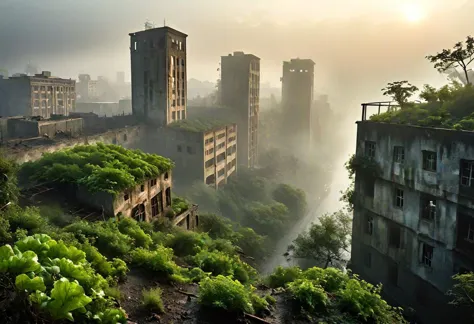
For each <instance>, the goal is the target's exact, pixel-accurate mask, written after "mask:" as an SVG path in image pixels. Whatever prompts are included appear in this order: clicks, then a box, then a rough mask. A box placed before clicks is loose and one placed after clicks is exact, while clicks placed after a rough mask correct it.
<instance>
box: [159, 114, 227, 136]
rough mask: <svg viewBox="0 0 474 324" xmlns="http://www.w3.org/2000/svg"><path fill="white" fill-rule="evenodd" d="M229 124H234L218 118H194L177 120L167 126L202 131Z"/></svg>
mask: <svg viewBox="0 0 474 324" xmlns="http://www.w3.org/2000/svg"><path fill="white" fill-rule="evenodd" d="M229 125H234V123H232V122H228V121H224V120H219V119H204V118H196V119H183V120H178V121H175V122H173V123H171V124H169V125H168V127H172V128H175V129H180V130H183V131H188V132H195V133H203V132H209V131H212V130H218V129H221V128H223V127H226V126H229Z"/></svg>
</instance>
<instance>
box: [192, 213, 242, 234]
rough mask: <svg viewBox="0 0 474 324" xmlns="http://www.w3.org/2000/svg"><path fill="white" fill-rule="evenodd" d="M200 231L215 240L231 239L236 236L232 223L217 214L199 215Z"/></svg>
mask: <svg viewBox="0 0 474 324" xmlns="http://www.w3.org/2000/svg"><path fill="white" fill-rule="evenodd" d="M198 229H199V230H200V231H201V232H205V233H207V234H209V236H210V237H212V238H213V239H217V238H223V239H229V238H231V237H232V235H233V234H234V230H233V228H232V223H231V221H230V220H229V219H227V218H224V217H222V216H219V215H216V214H201V215H199V228H198Z"/></svg>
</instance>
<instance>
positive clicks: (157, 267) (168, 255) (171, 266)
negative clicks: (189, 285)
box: [130, 245, 186, 281]
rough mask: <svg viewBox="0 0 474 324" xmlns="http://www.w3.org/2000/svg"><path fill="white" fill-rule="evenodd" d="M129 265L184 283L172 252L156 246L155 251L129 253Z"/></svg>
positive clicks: (142, 250) (139, 250)
mask: <svg viewBox="0 0 474 324" xmlns="http://www.w3.org/2000/svg"><path fill="white" fill-rule="evenodd" d="M130 259H131V263H132V264H134V265H137V266H140V267H144V268H146V269H148V270H151V271H153V272H156V273H158V274H161V275H165V276H166V277H167V278H168V279H171V280H175V281H186V280H185V279H184V278H183V277H181V273H182V271H183V270H182V269H181V268H180V267H179V266H178V265H177V264H176V263H175V262H174V261H173V250H172V249H169V248H165V247H164V246H161V245H160V246H158V247H157V248H156V249H155V250H153V251H151V250H146V249H143V248H138V249H135V250H133V251H132V252H131V253H130Z"/></svg>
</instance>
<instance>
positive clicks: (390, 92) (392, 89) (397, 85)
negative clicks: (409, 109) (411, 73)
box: [382, 81, 418, 108]
mask: <svg viewBox="0 0 474 324" xmlns="http://www.w3.org/2000/svg"><path fill="white" fill-rule="evenodd" d="M382 91H383V95H384V96H390V97H392V98H393V100H395V101H396V102H397V104H399V105H400V107H402V108H404V107H406V105H407V103H408V99H409V98H410V97H411V96H412V95H413V93H414V92H416V91H418V88H417V87H415V86H414V85H412V84H410V83H409V82H408V81H396V82H390V83H388V84H387V87H385V88H383V89H382Z"/></svg>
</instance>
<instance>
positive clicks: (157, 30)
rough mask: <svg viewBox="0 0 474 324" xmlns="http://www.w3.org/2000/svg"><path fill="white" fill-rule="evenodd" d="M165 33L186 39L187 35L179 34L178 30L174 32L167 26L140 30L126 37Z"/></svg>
mask: <svg viewBox="0 0 474 324" xmlns="http://www.w3.org/2000/svg"><path fill="white" fill-rule="evenodd" d="M165 32H168V33H172V34H176V35H179V36H183V37H188V35H187V34H185V33H183V32H180V31H179V30H176V29H174V28H171V27H168V26H163V27H157V28H150V29H145V30H140V31H137V32H134V33H130V34H128V35H129V36H135V35H142V34H154V33H165Z"/></svg>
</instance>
